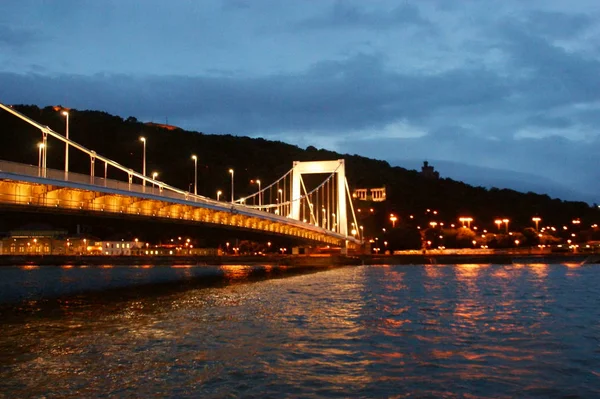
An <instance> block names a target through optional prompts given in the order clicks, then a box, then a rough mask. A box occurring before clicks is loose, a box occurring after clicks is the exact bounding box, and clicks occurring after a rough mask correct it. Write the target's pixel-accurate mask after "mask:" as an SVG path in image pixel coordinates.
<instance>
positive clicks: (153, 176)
mask: <svg viewBox="0 0 600 399" xmlns="http://www.w3.org/2000/svg"><path fill="white" fill-rule="evenodd" d="M157 177H158V172H152V180H156V178H157ZM154 186H155V185H154V182H152V193H154Z"/></svg>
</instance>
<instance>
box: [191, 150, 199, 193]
mask: <svg viewBox="0 0 600 399" xmlns="http://www.w3.org/2000/svg"><path fill="white" fill-rule="evenodd" d="M192 159H193V160H194V195H198V157H197V156H195V155H192Z"/></svg>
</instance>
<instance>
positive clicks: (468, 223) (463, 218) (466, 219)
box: [458, 216, 473, 228]
mask: <svg viewBox="0 0 600 399" xmlns="http://www.w3.org/2000/svg"><path fill="white" fill-rule="evenodd" d="M458 221H459V222H461V223H462V225H463V227H465V223H467V227H468V228H471V222H472V221H473V218H470V217H464V216H462V217H459V218H458Z"/></svg>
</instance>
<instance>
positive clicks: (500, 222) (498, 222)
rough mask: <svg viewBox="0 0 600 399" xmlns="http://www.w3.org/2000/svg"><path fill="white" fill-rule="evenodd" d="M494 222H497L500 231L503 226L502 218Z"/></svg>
mask: <svg viewBox="0 0 600 399" xmlns="http://www.w3.org/2000/svg"><path fill="white" fill-rule="evenodd" d="M494 223H496V226H498V231H500V226H502V219H496V220H494Z"/></svg>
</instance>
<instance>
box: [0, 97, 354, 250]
mask: <svg viewBox="0 0 600 399" xmlns="http://www.w3.org/2000/svg"><path fill="white" fill-rule="evenodd" d="M0 108H2V109H4V110H6V111H8V112H10V113H11V114H13V115H14V116H16V117H18V118H21V119H22V120H24V121H25V122H27V123H29V124H31V125H33V126H34V127H36V128H37V129H39V130H40V132H41V135H42V141H41V143H40V144H39V145H38V165H37V166H34V165H26V164H21V163H15V162H9V161H3V160H0V205H2V206H4V207H13V208H15V209H44V210H46V211H49V212H52V213H57V214H60V213H69V214H78V213H86V214H90V213H91V214H96V215H107V214H112V215H115V216H118V215H123V216H125V215H131V216H136V217H139V218H143V219H148V220H152V219H161V220H163V221H164V220H168V221H172V222H173V223H178V222H179V221H185V222H186V223H198V224H202V225H206V226H220V227H225V228H230V229H233V230H235V229H238V230H250V231H255V232H264V233H268V234H276V235H281V236H287V237H291V238H294V239H297V240H298V241H304V242H313V243H323V244H330V245H336V246H341V247H342V248H348V247H350V248H352V247H356V246H359V245H360V244H361V242H362V239H363V237H362V236H361V233H362V231H361V230H360V229H359V228H358V224H357V222H356V215H355V213H354V209H353V206H352V197H351V195H350V190H349V187H348V183H347V180H346V177H345V163H344V160H343V159H340V160H333V161H315V162H299V161H297V162H294V163H293V165H292V168H291V169H290V170H289V171H288V172H287V173H285V174H284V175H283V176H281V177H280V178H279V179H277V180H276V181H274V182H272V183H271V184H268V185H266V186H265V187H264V188H262V187H261V182H260V181H257V182H256V183H257V191H256V192H255V193H253V194H252V195H249V196H246V197H242V198H237V199H235V198H234V184H233V182H234V171H233V170H229V172H230V174H231V201H226V200H219V199H217V200H214V199H211V198H208V197H205V196H202V195H198V194H197V167H196V182H195V185H194V192H193V193H192V192H190V191H191V188H190V191H185V190H181V189H179V188H176V187H173V186H170V185H168V184H167V183H165V182H163V181H161V180H158V179H157V175H156V174H153V175H152V176H147V174H146V170H145V169H146V162H145V144H146V143H145V139H144V138H143V137H141V138H140V140H142V141H143V144H144V163H143V170H142V172H141V173H140V172H137V171H135V170H133V169H131V168H127V167H125V166H123V165H121V164H119V163H118V162H116V161H113V160H111V159H109V158H107V157H104V156H102V155H100V154H97V153H96V152H95V151H93V150H90V149H88V148H86V147H84V146H82V145H81V144H79V143H77V142H75V141H72V140H70V139H69V137H68V136H69V133H68V122H67V131H66V136H63V135H61V134H59V133H57V132H55V131H53V130H52V129H50V128H49V127H48V126H44V125H42V124H40V123H38V122H36V121H35V120H33V119H31V118H29V117H28V116H26V115H23V114H21V113H20V112H18V111H16V110H14V109H13V108H11V107H10V106H6V105H4V104H2V103H0ZM65 115H66V117H67V118H68V113H65ZM50 138H52V139H53V140H54V139H56V140H58V141H59V142H63V143H64V144H65V167H64V170H57V169H51V168H48V167H47V150H48V144H47V143H48V139H50ZM71 147H72V148H74V149H75V150H78V151H80V152H82V153H84V154H86V155H87V156H88V157H89V160H90V172H89V174H81V173H73V172H71V171H69V151H70V149H71ZM193 159H194V162H197V159H195V158H193ZM97 163H99V164H100V165H101V166H103V169H104V175H103V176H98V175H97V174H96V164H97ZM196 165H197V164H196ZM109 168H113V169H116V170H117V171H119V172H120V173H121V174H122V175H123V180H115V179H108V169H109ZM306 174H320V175H323V174H324V175H326V178H325V179H324V180H323V181H322V182H321V183H320V184H318V185H317V186H316V187H315V188H313V189H311V190H310V191H307V189H306V185H305V183H304V179H303V175H306ZM348 208H349V209H350V212H348ZM348 214H350V215H351V219H350V218H349V217H348ZM349 220H353V221H352V222H350V225H349Z"/></svg>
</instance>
